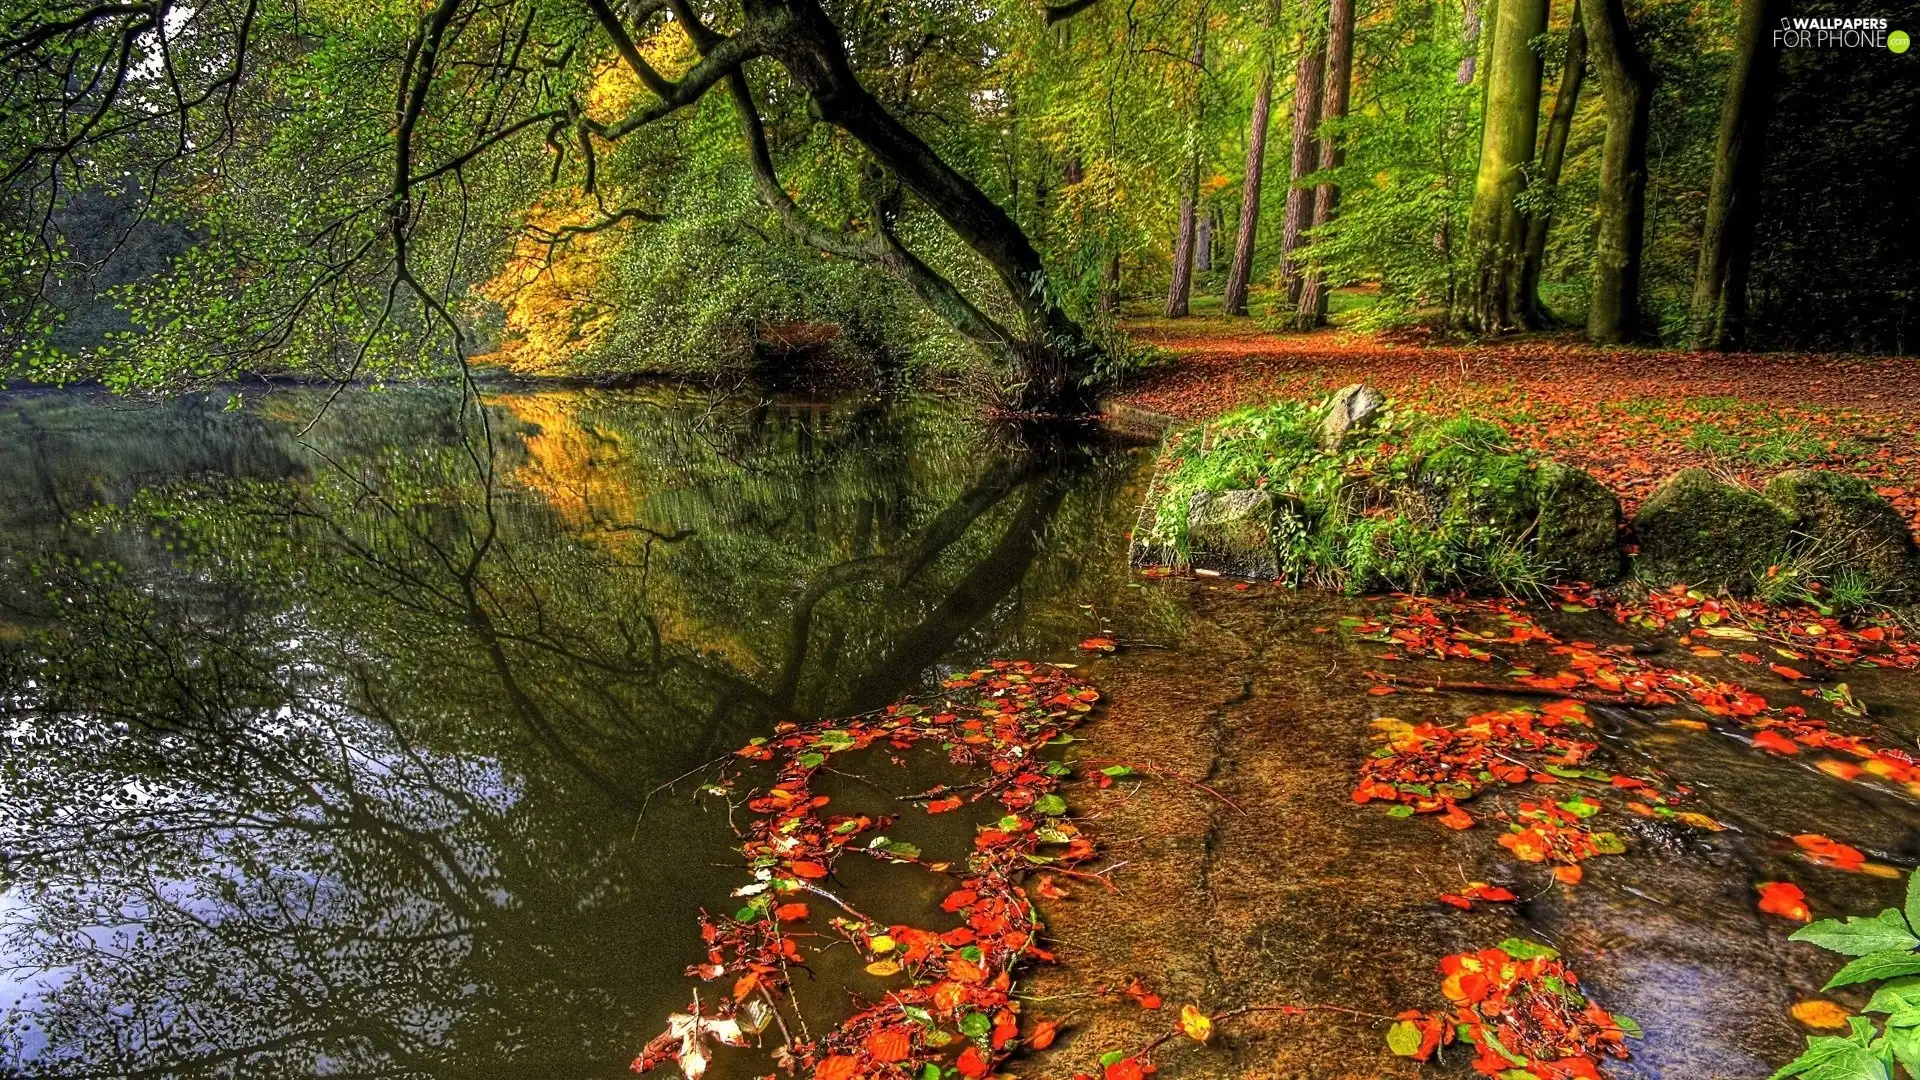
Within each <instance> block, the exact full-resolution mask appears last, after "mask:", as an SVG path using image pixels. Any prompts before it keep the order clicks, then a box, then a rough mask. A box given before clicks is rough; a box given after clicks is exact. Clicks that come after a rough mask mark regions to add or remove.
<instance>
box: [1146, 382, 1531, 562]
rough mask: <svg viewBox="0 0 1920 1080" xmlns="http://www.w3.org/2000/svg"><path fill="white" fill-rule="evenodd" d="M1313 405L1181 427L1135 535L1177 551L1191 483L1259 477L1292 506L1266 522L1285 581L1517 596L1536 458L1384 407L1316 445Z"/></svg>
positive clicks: (1496, 433)
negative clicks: (1362, 425)
mask: <svg viewBox="0 0 1920 1080" xmlns="http://www.w3.org/2000/svg"><path fill="white" fill-rule="evenodd" d="M1324 415H1325V410H1324V408H1323V407H1322V406H1320V405H1315V404H1310V403H1307V402H1302V401H1280V402H1276V403H1274V404H1271V405H1265V406H1258V407H1253V408H1248V409H1243V410H1240V411H1238V412H1234V413H1230V414H1228V415H1226V416H1224V417H1222V418H1220V419H1219V420H1216V421H1213V422H1211V423H1209V424H1206V425H1204V426H1203V427H1201V428H1200V429H1197V430H1195V431H1190V432H1187V433H1185V434H1184V435H1183V436H1181V438H1180V439H1179V441H1178V442H1177V443H1176V444H1175V445H1173V447H1172V448H1171V449H1170V451H1169V457H1168V459H1167V460H1165V461H1163V462H1162V474H1161V480H1160V481H1159V482H1158V483H1157V484H1156V489H1155V494H1154V495H1153V496H1152V499H1153V501H1152V504H1151V505H1152V510H1153V522H1152V524H1151V526H1150V527H1149V528H1148V530H1147V532H1146V534H1145V535H1144V536H1143V537H1142V538H1141V539H1142V541H1143V542H1144V543H1145V544H1147V545H1149V546H1152V547H1155V548H1158V549H1159V550H1162V551H1168V552H1172V553H1173V554H1174V555H1175V556H1176V557H1178V558H1184V557H1185V556H1186V554H1187V550H1188V547H1187V534H1186V530H1187V507H1188V503H1189V500H1191V499H1192V497H1193V495H1194V494H1195V493H1197V492H1217V491H1228V490H1234V489H1248V488H1261V489H1265V490H1268V491H1272V492H1275V493H1276V494H1279V495H1281V496H1283V497H1284V498H1285V499H1286V501H1287V502H1288V503H1289V504H1290V505H1292V506H1294V507H1296V508H1297V509H1296V510H1295V511H1294V512H1290V513H1287V514H1283V515H1282V516H1281V519H1280V521H1279V522H1278V524H1277V525H1276V526H1275V527H1274V531H1275V532H1276V534H1277V535H1275V537H1274V539H1275V541H1276V543H1277V544H1278V547H1279V553H1280V565H1281V569H1282V571H1283V573H1284V574H1285V576H1286V577H1287V578H1288V579H1289V580H1292V581H1295V582H1311V583H1314V584H1320V585H1328V586H1333V587H1340V588H1345V589H1347V590H1349V591H1352V592H1363V591H1369V590H1376V589H1406V590H1409V591H1414V592H1431V591H1437V590H1442V589H1446V588H1452V587H1472V588H1491V589H1495V590H1500V591H1506V592H1514V593H1519V592H1527V591H1532V590H1535V589H1537V588H1538V587H1539V586H1540V585H1541V584H1542V583H1544V582H1545V580H1546V579H1547V578H1548V576H1549V572H1550V569H1551V568H1550V567H1548V566H1546V565H1544V563H1543V561H1542V560H1541V559H1540V558H1539V557H1538V555H1537V554H1536V553H1535V552H1534V551H1533V549H1532V547H1531V545H1530V543H1529V539H1530V532H1531V527H1532V523H1533V521H1534V519H1535V517H1536V516H1537V515H1538V513H1539V492H1538V491H1537V490H1536V485H1535V481H1534V474H1535V470H1536V468H1537V467H1538V459H1537V458H1536V457H1535V456H1534V455H1532V454H1531V453H1529V452H1527V451H1524V450H1520V449H1517V448H1515V447H1514V446H1513V444H1512V442H1511V440H1510V439H1509V438H1508V437H1507V435H1506V434H1505V433H1504V432H1503V431H1501V429H1500V428H1498V427H1497V426H1495V425H1493V424H1490V423H1488V422H1486V421H1484V420H1480V419H1478V418H1475V417H1471V416H1464V415H1462V416H1452V417H1434V416H1429V415H1425V414H1420V413H1408V412H1398V413H1396V412H1394V411H1393V410H1391V408H1389V409H1385V410H1383V411H1382V413H1381V415H1380V416H1379V417H1378V418H1377V419H1376V420H1375V422H1374V424H1373V426H1372V427H1371V429H1370V430H1369V431H1368V432H1367V434H1366V436H1365V437H1364V438H1362V439H1360V440H1359V441H1358V442H1356V443H1353V444H1351V445H1348V446H1347V447H1345V448H1343V449H1341V450H1339V451H1329V450H1327V449H1325V448H1323V446H1322V443H1321V432H1320V425H1321V420H1322V417H1323V416H1324Z"/></svg>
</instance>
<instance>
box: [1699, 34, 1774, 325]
mask: <svg viewBox="0 0 1920 1080" xmlns="http://www.w3.org/2000/svg"><path fill="white" fill-rule="evenodd" d="M1784 6H1785V5H1784V4H1782V3H1781V2H1780V0H1742V5H1741V9H1740V27H1739V30H1738V31H1737V32H1736V33H1735V35H1734V55H1733V69H1732V70H1731V71H1729V72H1728V73H1727V91H1726V96H1725V97H1724V98H1723V99H1722V100H1721V103H1720V138H1719V142H1718V145H1716V146H1715V148H1714V155H1713V190H1712V192H1711V194H1709V195H1708V196H1707V225H1706V230H1705V232H1703V233H1702V234H1701V237H1700V266H1699V269H1698V270H1697V271H1696V272H1695V274H1694V279H1693V310H1692V312H1691V315H1690V318H1689V322H1690V324H1691V325H1690V326H1689V327H1688V337H1689V339H1690V343H1691V344H1692V346H1693V347H1694V348H1696V349H1735V348H1739V347H1740V345H1741V344H1742V338H1743V337H1744V335H1745V331H1746V316H1747V272H1748V271H1749V270H1750V269H1751V268H1752V266H1753V229H1754V224H1755V221H1756V219H1757V218H1758V216H1759V208H1760V173H1761V170H1762V169H1763V168H1764V166H1765V164H1766V147H1765V138H1766V131H1767V121H1768V119H1769V118H1771V116H1772V114H1773V86H1774V76H1775V72H1776V70H1777V67H1778V61H1777V57H1776V54H1775V51H1774V50H1773V49H1771V48H1769V47H1768V43H1767V40H1766V38H1767V31H1768V28H1769V27H1771V26H1773V25H1774V24H1775V21H1776V20H1777V19H1778V18H1779V16H1780V12H1781V9H1782V8H1783V7H1784Z"/></svg>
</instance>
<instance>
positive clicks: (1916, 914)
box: [1907, 874, 1920, 926]
mask: <svg viewBox="0 0 1920 1080" xmlns="http://www.w3.org/2000/svg"><path fill="white" fill-rule="evenodd" d="M1907 923H1908V925H1910V926H1913V925H1920V874H1908V875H1907Z"/></svg>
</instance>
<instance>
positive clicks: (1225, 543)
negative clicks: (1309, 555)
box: [1187, 490, 1286, 580]
mask: <svg viewBox="0 0 1920 1080" xmlns="http://www.w3.org/2000/svg"><path fill="white" fill-rule="evenodd" d="M1284 503H1285V500H1283V499H1281V498H1280V497H1279V496H1277V495H1275V494H1273V493H1272V492H1270V491H1248V490H1240V491H1197V492H1194V494H1193V497H1192V498H1191V499H1190V500H1188V502H1187V561H1188V563H1189V565H1191V566H1192V567H1193V568H1194V569H1196V570H1217V571H1219V572H1220V573H1222V574H1231V575H1233V576H1235V577H1246V578H1255V579H1258V580H1270V579H1272V578H1276V577H1279V576H1280V549H1279V545H1278V543H1277V542H1276V540H1275V533H1274V525H1275V523H1276V522H1277V521H1278V520H1279V518H1280V515H1281V514H1282V513H1285V512H1286V508H1285V505H1284Z"/></svg>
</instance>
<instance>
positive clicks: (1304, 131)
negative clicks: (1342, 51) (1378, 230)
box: [1280, 45, 1327, 310]
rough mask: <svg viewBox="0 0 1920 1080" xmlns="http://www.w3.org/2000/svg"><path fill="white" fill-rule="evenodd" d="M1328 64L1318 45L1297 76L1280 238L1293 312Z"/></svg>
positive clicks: (1310, 214)
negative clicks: (1290, 164)
mask: <svg viewBox="0 0 1920 1080" xmlns="http://www.w3.org/2000/svg"><path fill="white" fill-rule="evenodd" d="M1326 64H1327V50H1326V47H1325V46H1324V45H1318V46H1315V47H1314V48H1311V49H1307V50H1306V51H1304V52H1302V53H1301V54H1300V63H1299V65H1298V66H1297V67H1296V68H1295V69H1294V73H1293V168H1292V172H1291V174H1290V175H1289V177H1288V183H1289V186H1288V188H1287V220H1286V221H1285V223H1284V224H1283V225H1282V226H1281V228H1282V232H1281V236H1280V280H1281V284H1282V286H1283V287H1284V288H1285V290H1286V294H1287V296H1286V307H1287V308H1288V309H1289V310H1291V309H1293V308H1295V307H1297V306H1298V305H1299V303H1300V286H1301V280H1300V254H1299V253H1300V238H1301V236H1303V235H1305V233H1306V231H1307V227H1308V226H1309V225H1311V224H1312V223H1313V195H1314V192H1313V189H1312V188H1310V187H1308V186H1307V185H1305V184H1303V183H1301V181H1302V180H1304V179H1306V177H1307V176H1308V174H1310V173H1312V172H1313V169H1314V164H1315V162H1316V161H1317V160H1318V158H1317V153H1318V147H1316V146H1315V145H1314V141H1313V130H1314V128H1316V127H1318V126H1320V83H1321V81H1322V79H1323V77H1324V72H1325V70H1326Z"/></svg>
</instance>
